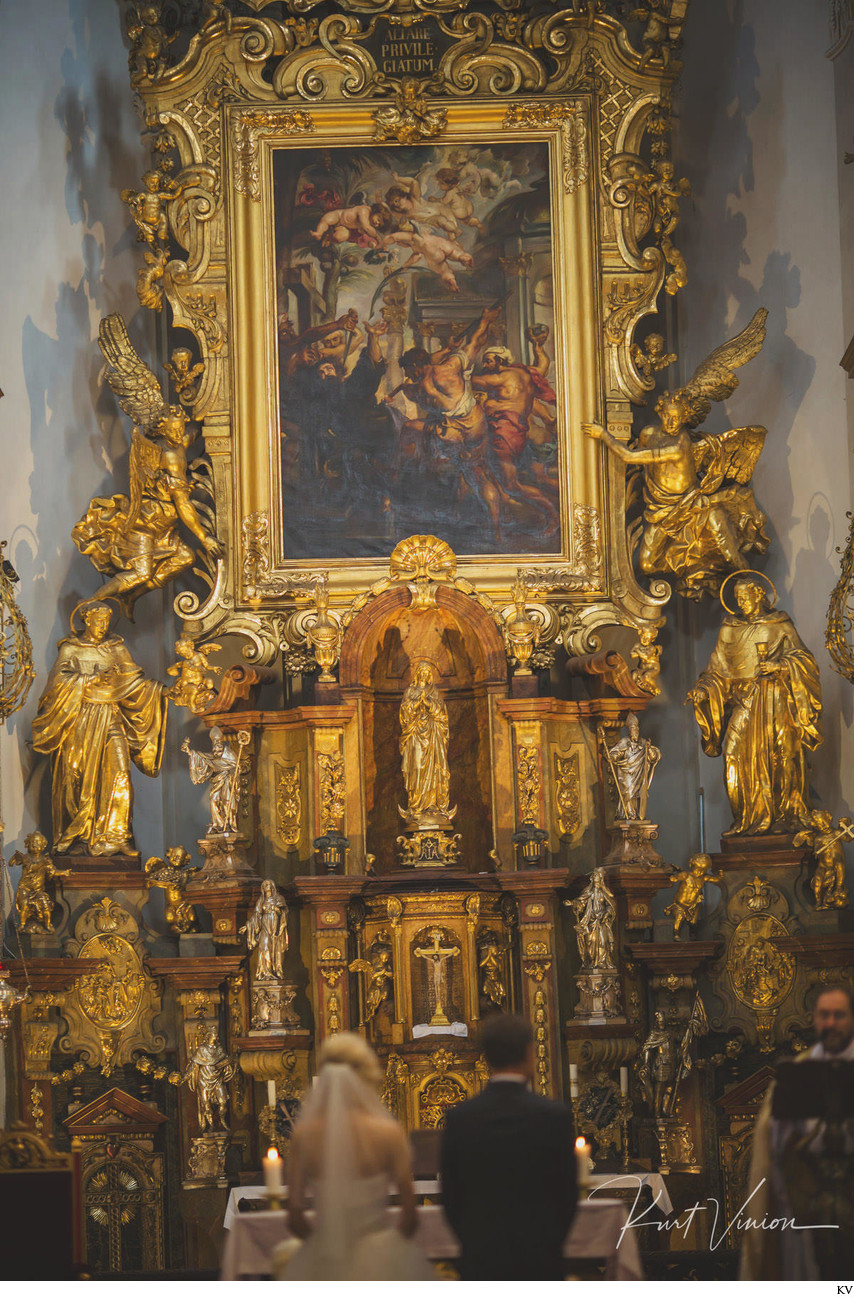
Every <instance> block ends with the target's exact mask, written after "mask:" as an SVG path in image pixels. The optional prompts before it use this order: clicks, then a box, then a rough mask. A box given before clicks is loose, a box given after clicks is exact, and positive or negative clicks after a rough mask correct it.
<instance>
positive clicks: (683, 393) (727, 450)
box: [582, 307, 770, 600]
mask: <svg viewBox="0 0 854 1299" xmlns="http://www.w3.org/2000/svg"><path fill="white" fill-rule="evenodd" d="M767 315H768V312H767V311H766V310H765V308H764V307H760V309H759V310H758V311H757V312H756V315H755V316H754V317H753V319H752V320H751V322H750V324H749V325H748V326H747V328H746V329H743V330H742V331H741V333H740V334H738V335H737V336H736V337H735V338H733V339H730V341H729V342H727V343H723V344H721V346H720V347H718V348H716V349H715V351H714V352H712V354H711V356H709V357H707V358H706V360H705V361H703V362H702V364H701V365H699V366H698V367H697V369H696V370H695V372H694V375H693V378H692V379H691V380H690V382H689V383H687V384H686V385H685V387H684V388H679V389H677V390H676V391H675V392H665V393H662V395H661V397H660V398H659V399H658V401H657V402H656V406H655V410H656V413H657V415H658V416H659V421H660V422H659V423H658V424H648V425H647V426H646V428H644V429H642V430H641V433H640V436H639V438H638V441H637V445H636V446H635V447H634V448H631V449H629V448H628V447H626V446H624V445H623V443H622V442H619V441H618V440H617V439H616V438H615V437H613V436H612V435H611V434H610V433H609V432H608V431H607V429H604V428H602V427H601V425H599V424H583V425H582V429H583V431H584V432H585V433H586V434H587V435H588V437H592V438H596V439H598V440H599V441H602V442H604V443H605V445H606V446H607V447H609V448H610V450H611V451H613V453H614V455H616V456H617V457H618V458H619V459H620V460H622V461H623V462H624V463H625V464H627V465H631V466H635V465H636V466H638V467H641V468H643V471H644V482H643V486H644V491H643V496H644V512H643V535H642V537H641V542H640V549H639V552H638V566H639V568H640V570H641V572H642V573H645V574H647V575H648V576H650V577H652V576H666V577H668V578H671V577H672V578H675V587H676V590H677V591H678V592H679V594H680V595H685V596H688V597H689V598H690V599H692V600H699V599H702V598H703V596H705V595H710V594H715V593H716V592H717V590H718V588H719V587H720V584H721V580H722V579H723V578H724V577H725V576H726V574H727V573H731V572H734V571H736V570H738V569H744V568H747V567H748V562H747V559H746V556H747V555H748V554H749V553H751V552H753V551H757V552H759V553H760V554H764V553H765V551H766V550H767V549H768V546H769V545H770V538H769V536H768V534H767V533H766V531H765V524H766V521H767V520H766V517H765V515H764V514H763V512H762V511H761V510H760V509H759V507H758V506H757V504H756V501H755V499H754V496H753V490H752V488H751V486H750V479H751V476H752V474H753V470H754V468H755V466H756V462H757V460H758V459H759V455H760V453H761V451H762V447H763V444H764V442H765V434H766V432H767V430H766V429H764V428H762V427H761V426H748V427H746V428H735V429H729V430H728V431H727V432H726V433H707V434H706V435H705V436H697V435H695V434H693V432H692V430H693V429H694V428H696V426H697V425H698V424H699V423H700V422H701V421H702V420H703V419H705V418H706V416H707V415H708V413H709V411H710V410H711V403H712V402H713V401H723V400H724V399H725V398H727V397H729V396H731V395H732V393H733V392H734V391H735V389H736V388H737V387H738V378H737V377H736V374H735V371H736V370H737V369H738V367H739V366H742V365H744V364H745V363H746V362H747V361H749V360H751V359H752V358H753V357H754V356H756V355H757V354H758V352H759V351H760V349H761V347H762V344H763V342H764V341H765V320H766V318H767Z"/></svg>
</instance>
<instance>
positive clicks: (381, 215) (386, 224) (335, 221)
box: [310, 203, 392, 248]
mask: <svg viewBox="0 0 854 1299" xmlns="http://www.w3.org/2000/svg"><path fill="white" fill-rule="evenodd" d="M391 226H392V215H391V211H390V210H389V207H388V204H386V203H356V204H354V206H353V207H336V208H332V209H331V211H329V212H325V213H324V214H323V216H322V217H321V218H320V220H319V222H318V223H317V227H316V228H315V229H314V230H312V231H311V232H310V233H311V237H312V239H317V240H319V242H320V243H321V244H322V245H323V246H324V248H329V247H331V246H332V245H333V244H360V245H361V246H362V247H368V248H379V247H380V246H381V244H382V240H381V239H380V235H381V234H384V233H385V232H386V231H387V230H390V229H391Z"/></svg>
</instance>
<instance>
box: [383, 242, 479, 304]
mask: <svg viewBox="0 0 854 1299" xmlns="http://www.w3.org/2000/svg"><path fill="white" fill-rule="evenodd" d="M387 242H388V243H395V244H403V245H404V247H406V248H411V249H412V251H411V253H410V255H409V257H407V259H406V261H405V262H404V263H403V265H402V266H399V267H398V268H397V270H396V271H395V274H397V273H398V271H403V270H405V269H406V267H407V266H412V265H413V264H414V263H415V262H418V261H423V263H424V265H425V266H426V267H428V269H429V270H431V271H433V273H434V274H435V275H438V276H439V279H440V280H441V281H442V283H443V284H447V286H448V288H449V289H450V290H451V292H452V293H459V291H460V286H459V284H458V283H457V280H456V276H455V275H454V272H453V271H452V270H451V268H450V266H449V265H448V263H449V262H458V263H459V265H460V266H465V267H466V268H467V269H470V268H471V267H472V266H474V258H473V257H472V255H471V253H467V252H466V251H465V249H464V248H461V247H460V245H459V244H458V243H457V242H456V240H455V239H443V238H442V236H441V235H427V234H419V233H417V232H416V231H414V230H413V231H411V232H410V231H406V230H397V231H395V233H394V234H391V235H389V236H388V239H387Z"/></svg>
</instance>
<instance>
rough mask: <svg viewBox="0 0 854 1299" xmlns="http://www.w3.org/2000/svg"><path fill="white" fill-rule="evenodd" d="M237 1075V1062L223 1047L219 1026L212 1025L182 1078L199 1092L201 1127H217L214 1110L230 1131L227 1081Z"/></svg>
mask: <svg viewBox="0 0 854 1299" xmlns="http://www.w3.org/2000/svg"><path fill="white" fill-rule="evenodd" d="M233 1077H234V1065H233V1064H232V1063H231V1061H230V1060H229V1058H228V1056H227V1055H226V1054H225V1052H224V1051H223V1049H222V1047H221V1046H220V1043H219V1037H218V1036H217V1031H216V1029H215V1028H211V1029H208V1030H207V1032H206V1033H204V1035H203V1036H202V1039H201V1041H200V1043H199V1045H198V1046H197V1047H196V1049H195V1051H194V1052H193V1054H192V1055H191V1056H190V1060H189V1063H188V1065H187V1068H186V1071H185V1073H184V1076H183V1078H182V1079H181V1081H182V1082H186V1083H189V1086H190V1090H191V1091H194V1092H195V1093H196V1103H197V1106H198V1116H199V1131H200V1132H203V1133H204V1132H211V1131H213V1129H214V1110H216V1112H217V1119H218V1124H219V1127H220V1129H224V1130H225V1131H226V1132H227V1131H228V1124H227V1123H226V1121H225V1115H226V1108H227V1106H228V1092H227V1090H226V1083H228V1082H230V1081H231V1079H232V1078H233Z"/></svg>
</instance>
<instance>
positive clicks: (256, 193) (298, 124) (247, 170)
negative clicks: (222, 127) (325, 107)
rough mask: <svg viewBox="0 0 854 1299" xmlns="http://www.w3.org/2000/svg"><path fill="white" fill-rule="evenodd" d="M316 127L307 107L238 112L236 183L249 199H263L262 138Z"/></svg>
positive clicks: (234, 130) (234, 126) (235, 125)
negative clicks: (260, 147)
mask: <svg viewBox="0 0 854 1299" xmlns="http://www.w3.org/2000/svg"><path fill="white" fill-rule="evenodd" d="M314 129H315V126H314V119H313V118H312V116H311V114H310V113H307V112H306V111H305V109H304V108H287V109H282V108H263V109H249V108H245V109H241V110H240V112H237V113H235V115H234V121H233V124H232V140H233V143H234V149H235V153H236V162H237V167H236V177H235V184H236V186H237V190H238V192H239V193H240V194H243V195H245V196H246V198H251V199H254V200H255V202H257V203H260V201H261V169H260V164H259V158H258V153H259V148H258V146H259V141H260V139H261V137H262V136H264V135H268V136H269V135H306V134H310V133H311V132H312V131H313V130H314Z"/></svg>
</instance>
